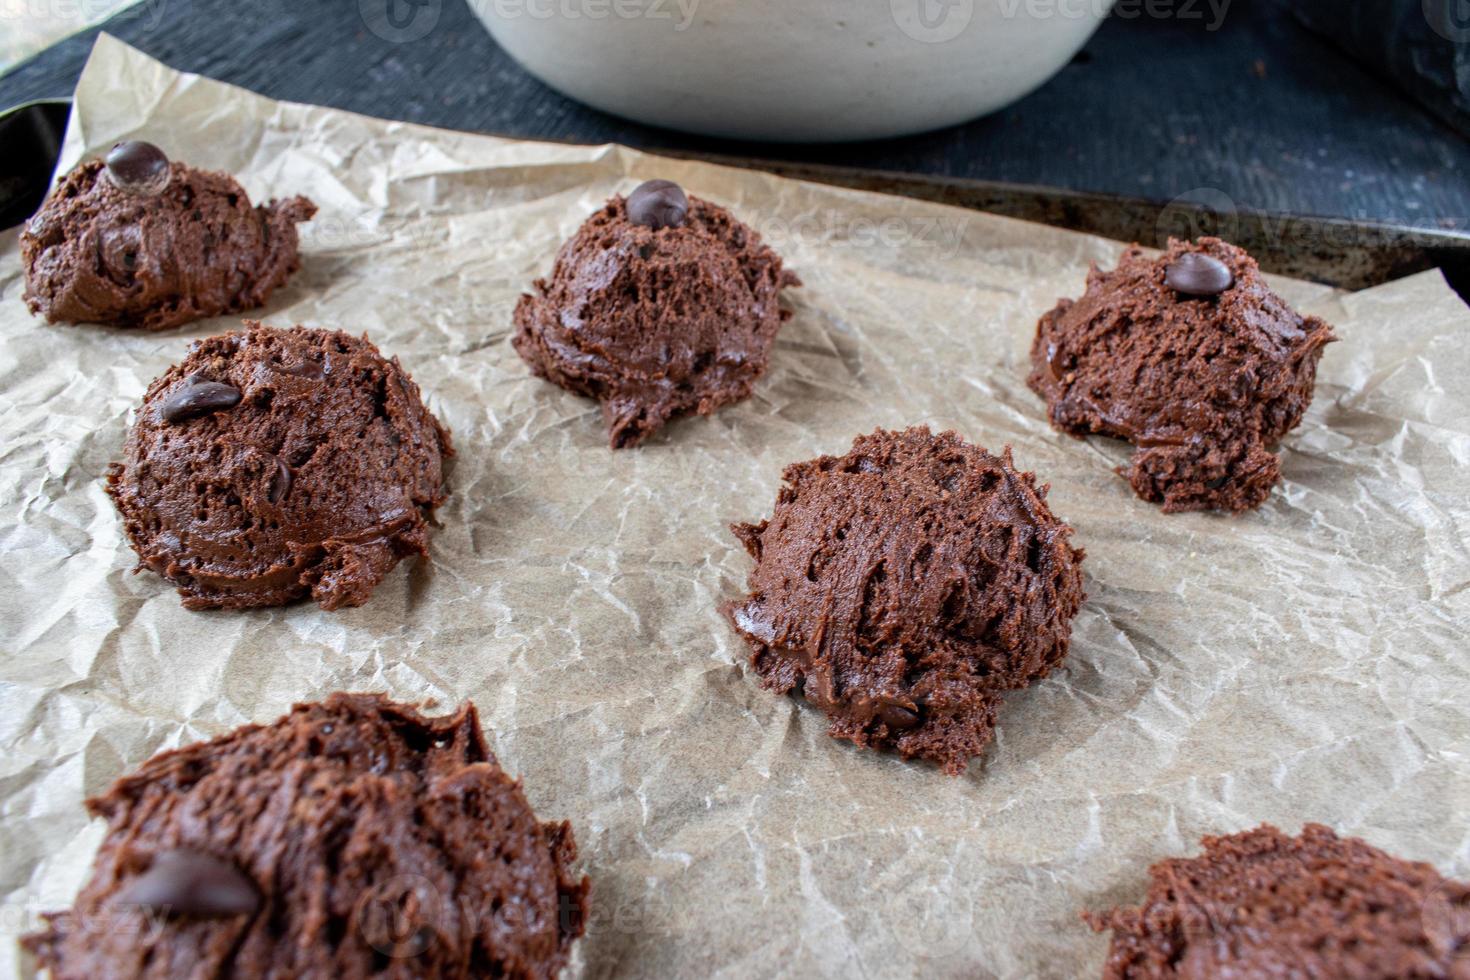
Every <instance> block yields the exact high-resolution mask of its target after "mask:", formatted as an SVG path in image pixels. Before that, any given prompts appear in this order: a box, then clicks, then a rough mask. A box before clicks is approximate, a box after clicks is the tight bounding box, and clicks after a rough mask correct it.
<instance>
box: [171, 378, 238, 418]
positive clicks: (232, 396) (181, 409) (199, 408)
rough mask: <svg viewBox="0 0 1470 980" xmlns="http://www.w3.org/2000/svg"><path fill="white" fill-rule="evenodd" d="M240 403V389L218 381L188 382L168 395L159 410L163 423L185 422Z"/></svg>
mask: <svg viewBox="0 0 1470 980" xmlns="http://www.w3.org/2000/svg"><path fill="white" fill-rule="evenodd" d="M239 403H240V389H239V388H235V387H233V386H231V385H227V384H221V383H220V382H218V381H193V380H190V381H188V382H186V383H185V384H184V386H183V387H182V388H180V389H179V390H178V391H176V392H174V393H173V394H172V395H169V397H168V400H167V401H165V402H164V403H163V408H161V409H159V414H160V415H162V416H163V420H164V421H165V422H171V423H177V422H186V421H188V420H189V419H192V418H198V417H199V416H201V415H208V414H210V413H211V412H218V411H220V410H221V409H225V408H234V407H235V406H236V405H238V404H239Z"/></svg>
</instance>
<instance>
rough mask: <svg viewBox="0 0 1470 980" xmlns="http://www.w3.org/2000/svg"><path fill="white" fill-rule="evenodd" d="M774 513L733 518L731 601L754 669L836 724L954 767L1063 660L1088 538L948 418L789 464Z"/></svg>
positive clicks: (1005, 460)
mask: <svg viewBox="0 0 1470 980" xmlns="http://www.w3.org/2000/svg"><path fill="white" fill-rule="evenodd" d="M783 479H784V480H785V486H783V487H782V488H781V491H780V493H779V494H778V496H777V497H776V508H775V513H774V514H773V515H772V516H771V518H770V519H769V520H765V521H762V522H761V523H759V524H738V525H735V526H734V527H733V528H732V530H733V531H734V532H735V535H736V536H737V537H738V538H739V539H740V540H741V542H742V543H743V544H744V545H745V548H746V550H747V551H749V552H750V554H751V556H752V557H753V558H754V559H755V561H756V565H755V568H754V570H753V571H752V572H751V573H750V580H749V588H750V594H749V595H747V596H746V597H745V598H743V599H741V600H739V601H736V602H733V603H731V604H729V605H727V606H726V607H725V610H724V611H725V614H726V615H727V616H728V617H729V619H730V621H731V623H733V624H734V626H735V629H736V630H737V631H739V633H740V634H741V635H742V636H743V637H745V639H746V641H747V642H748V643H749V644H750V647H751V650H752V654H751V658H750V662H751V665H752V666H753V667H754V668H755V670H756V673H758V674H759V675H760V678H761V683H762V684H763V685H765V686H766V687H768V688H770V689H772V690H774V691H776V692H778V693H785V692H788V691H792V690H796V691H799V692H800V693H802V694H803V695H804V696H805V697H806V700H807V701H808V702H810V703H811V704H813V705H815V706H816V707H818V708H820V709H822V710H823V711H824V712H826V713H827V715H828V717H829V718H830V719H831V725H830V728H829V732H830V734H831V735H833V736H834V737H837V738H844V739H848V740H850V741H852V742H855V743H856V744H858V745H862V746H868V747H872V748H895V749H897V750H898V751H899V753H901V754H902V755H903V756H905V757H906V758H907V757H918V758H923V759H931V760H934V761H935V762H938V763H940V764H941V765H943V766H944V769H945V771H946V772H948V773H950V774H951V775H957V774H959V773H960V772H962V771H963V770H964V768H965V766H966V764H967V763H968V761H969V760H970V759H971V758H972V757H974V756H977V755H979V754H981V753H982V752H983V751H984V749H985V746H986V744H987V743H988V742H989V741H990V739H991V737H992V735H993V733H994V729H995V714H996V709H997V708H998V707H999V706H1000V703H1001V699H1002V697H1003V696H1004V695H1005V692H1007V691H1011V690H1015V689H1016V688H1021V687H1025V686H1027V685H1028V684H1031V683H1032V682H1034V681H1036V680H1038V679H1040V678H1042V677H1045V676H1046V675H1047V673H1049V672H1050V671H1051V670H1052V668H1054V667H1056V666H1057V665H1058V664H1059V663H1061V661H1062V659H1063V658H1064V657H1065V656H1066V654H1067V646H1068V644H1069V642H1070V640H1071V634H1072V627H1071V620H1072V617H1073V615H1075V614H1076V612H1077V609H1078V607H1079V606H1080V605H1081V603H1082V599H1083V592H1082V572H1081V568H1080V563H1081V561H1082V552H1081V551H1078V550H1076V549H1075V548H1073V547H1072V546H1071V545H1070V544H1069V543H1068V538H1069V537H1070V535H1071V534H1072V529H1071V528H1070V527H1068V526H1067V525H1066V524H1064V523H1062V522H1061V521H1060V520H1058V519H1057V518H1056V517H1054V516H1052V512H1051V510H1050V509H1049V508H1048V507H1047V505H1046V499H1045V498H1046V491H1047V488H1046V487H1045V486H1037V484H1036V478H1035V476H1034V475H1033V474H1031V473H1021V472H1017V470H1016V469H1015V466H1014V465H1013V463H1012V461H1011V452H1010V449H1009V448H1007V449H1006V450H1005V452H1004V453H1002V454H1001V455H1000V456H993V455H991V454H990V453H988V452H986V451H985V450H984V449H981V448H979V447H976V446H972V445H970V444H968V443H966V442H964V441H963V440H961V439H960V437H959V436H957V435H955V434H954V433H953V432H945V433H942V434H940V435H937V436H936V435H933V434H931V433H930V432H929V430H928V429H926V428H914V429H908V430H906V431H904V432H887V431H883V430H879V431H877V432H875V433H873V434H872V435H869V436H862V437H860V438H858V439H857V440H856V441H855V442H854V443H853V446H852V451H851V452H849V453H848V454H847V455H846V456H822V457H820V458H818V459H814V460H809V461H807V462H804V463H796V464H794V465H792V466H788V467H787V468H786V472H785V473H784V474H783Z"/></svg>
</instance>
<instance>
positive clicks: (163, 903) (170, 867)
mask: <svg viewBox="0 0 1470 980" xmlns="http://www.w3.org/2000/svg"><path fill="white" fill-rule="evenodd" d="M117 901H118V903H119V904H120V905H141V906H144V907H145V908H150V909H156V910H158V911H160V912H166V913H171V914H174V915H193V916H199V917H201V918H219V917H223V916H229V915H244V914H246V913H249V912H254V911H255V909H256V907H257V906H258V905H259V904H260V893H259V892H257V891H256V889H255V883H254V882H252V881H251V880H250V879H249V878H247V877H245V875H244V874H242V873H241V872H240V871H239V869H237V868H236V867H235V866H234V865H232V864H229V863H227V862H225V861H221V860H220V859H219V858H217V857H215V856H213V855H211V854H205V853H204V852H203V851H196V850H193V849H192V848H187V847H180V848H175V849H173V850H171V851H163V852H161V853H160V854H158V855H157V856H156V857H154V859H153V865H152V866H151V867H150V868H149V869H148V870H147V871H145V872H143V874H141V875H139V876H138V877H137V878H134V879H133V880H132V882H130V883H129V884H128V885H127V886H126V887H124V888H123V890H122V891H121V892H119V893H118V896H117Z"/></svg>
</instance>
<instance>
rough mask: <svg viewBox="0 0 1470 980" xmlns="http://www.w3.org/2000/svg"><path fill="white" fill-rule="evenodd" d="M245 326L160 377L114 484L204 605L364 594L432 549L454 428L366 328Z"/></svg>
mask: <svg viewBox="0 0 1470 980" xmlns="http://www.w3.org/2000/svg"><path fill="white" fill-rule="evenodd" d="M247 326H248V329H247V330H245V331H243V332H238V333H229V334H223V335H221V336H218V337H210V338H209V339H207V340H201V341H197V342H196V343H194V344H193V346H191V347H190V349H189V356H188V357H186V358H185V359H184V361H183V363H182V364H178V365H175V366H174V367H172V368H169V370H168V371H167V372H165V373H164V375H163V376H162V377H161V378H159V379H158V380H156V381H154V382H153V384H152V385H150V386H149V388H148V393H147V394H146V395H145V396H144V398H143V405H142V407H141V408H140V409H139V410H138V415H137V419H136V421H135V422H134V424H133V429H132V431H131V432H130V433H129V435H128V440H127V445H126V446H125V448H124V451H123V460H122V462H120V463H116V464H114V465H113V467H112V471H111V472H110V473H109V475H108V492H109V493H111V494H112V498H113V500H114V501H115V502H116V504H117V508H118V510H119V511H120V512H121V513H122V517H123V522H124V525H125V527H126V528H127V533H128V538H129V539H130V540H131V542H132V545H133V548H134V550H135V551H137V552H138V555H139V557H140V558H141V559H142V562H141V565H140V568H141V567H145V566H146V567H148V568H151V569H153V570H154V571H155V572H157V573H158V574H160V575H162V576H164V577H165V578H167V579H169V580H171V581H172V582H173V583H174V584H175V585H177V586H178V587H179V593H180V595H182V596H183V598H184V605H185V606H186V607H188V608H190V609H210V608H231V609H242V608H246V607H251V606H276V605H281V604H283V603H287V602H291V601H292V600H295V599H299V598H302V597H304V596H307V595H310V596H311V597H312V598H313V599H315V600H316V601H317V602H318V603H320V604H321V606H322V608H324V609H336V608H338V607H339V606H356V605H361V604H362V603H364V602H366V601H367V598H368V596H369V595H370V594H371V593H372V591H373V587H374V586H376V585H377V584H378V582H379V581H381V580H382V578H383V576H385V575H387V574H388V572H389V571H390V570H392V568H393V566H395V565H397V564H398V561H399V559H400V558H404V557H406V556H409V555H426V554H428V547H429V521H430V519H431V518H432V517H433V513H434V508H436V507H438V506H439V505H440V504H441V503H443V502H444V500H445V498H446V496H447V495H448V491H447V490H446V488H445V482H444V470H443V467H444V459H445V457H447V456H450V455H452V453H453V450H452V449H451V448H450V442H449V432H448V431H447V430H446V429H445V428H444V427H443V426H442V425H440V424H439V421H438V420H437V419H435V418H434V416H433V415H431V414H430V413H429V410H428V409H426V408H425V407H424V403H423V401H422V400H421V399H420V398H419V389H418V386H417V385H415V384H414V383H413V381H412V379H410V378H409V376H408V374H407V373H406V372H405V371H404V370H403V367H402V366H401V365H400V364H399V363H398V359H397V358H394V359H393V360H388V359H386V358H384V357H383V355H382V354H380V353H378V349H377V348H376V347H374V346H373V345H372V344H371V343H370V342H369V341H368V340H367V339H366V338H356V337H350V336H348V335H347V334H345V333H341V332H338V331H327V330H308V329H306V328H304V327H296V328H294V329H291V330H278V329H274V328H271V327H263V326H261V325H260V324H258V323H249V322H247Z"/></svg>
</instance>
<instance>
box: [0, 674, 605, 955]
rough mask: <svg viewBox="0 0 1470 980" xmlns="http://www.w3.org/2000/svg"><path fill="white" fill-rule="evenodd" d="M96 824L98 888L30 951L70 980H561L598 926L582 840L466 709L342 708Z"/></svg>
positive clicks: (147, 784) (252, 743)
mask: <svg viewBox="0 0 1470 980" xmlns="http://www.w3.org/2000/svg"><path fill="white" fill-rule="evenodd" d="M87 809H88V810H89V811H90V812H91V813H92V814H93V815H94V816H98V817H102V818H103V819H105V820H106V821H107V824H108V827H107V836H106V837H105V838H104V839H103V841H102V847H101V849H100V850H99V851H98V853H97V857H96V860H95V861H94V862H93V865H92V877H91V880H90V881H88V882H87V884H86V885H85V886H84V887H83V888H82V891H81V894H80V895H78V896H77V900H76V904H75V905H74V906H73V907H72V909H71V910H69V911H65V912H59V913H53V914H51V915H48V916H46V926H45V928H44V930H43V931H41V932H39V933H37V934H35V935H31V936H28V937H26V939H25V940H24V944H25V945H26V946H27V947H28V948H29V949H30V950H31V952H33V953H34V954H35V955H36V957H37V958H38V960H39V962H40V966H41V967H42V968H44V969H49V970H50V971H51V972H52V975H53V976H54V977H56V978H57V980H71V978H79V980H93V978H100V977H109V978H142V977H156V978H159V980H165V978H174V977H293V978H300V980H358V978H367V977H374V978H385V980H393V978H404V980H408V978H414V980H417V978H438V977H472V976H473V977H517V978H533V977H535V978H540V977H544V978H550V977H554V976H556V974H557V971H558V970H560V969H561V967H562V966H563V965H565V963H566V962H567V957H568V953H569V951H570V948H571V945H572V942H573V941H574V940H575V939H576V938H577V937H578V936H579V935H581V933H582V930H583V923H584V921H585V918H586V907H587V890H588V884H587V879H586V878H581V879H578V878H576V877H574V875H573V873H572V871H571V869H570V867H569V865H570V863H571V861H572V860H573V859H574V858H575V857H576V853H577V845H576V842H575V840H574V839H573V836H572V828H571V826H570V825H569V824H567V823H559V824H551V823H541V822H539V821H538V820H537V819H536V815H535V814H534V813H532V812H531V807H530V805H529V804H528V803H527V802H526V798H525V796H524V795H523V794H522V792H521V788H520V784H519V783H518V782H517V781H516V780H514V779H512V778H511V777H510V776H508V775H506V774H505V772H503V771H502V770H501V768H500V766H499V765H497V764H496V761H495V757H494V756H493V755H491V754H490V750H489V749H488V748H487V746H486V744H485V738H484V736H483V734H482V733H481V731H480V723H479V719H478V717H477V716H476V714H475V708H474V706H473V705H470V704H466V705H465V706H464V707H462V708H460V710H459V711H458V712H457V713H456V714H454V715H452V716H449V717H444V718H425V717H423V716H422V715H420V714H419V713H418V712H417V711H415V710H414V709H413V708H411V707H408V706H406V705H401V704H395V703H394V702H392V701H389V700H387V699H386V698H383V697H380V696H377V695H369V694H334V695H332V696H331V697H329V698H327V700H326V701H325V702H323V703H320V704H298V705H296V706H295V707H294V708H293V709H292V710H291V712H290V713H289V714H287V715H286V716H285V717H283V718H281V719H280V720H279V721H277V722H275V723H274V724H272V725H265V726H261V725H246V726H245V727H243V728H240V729H237V730H236V731H234V732H233V733H231V734H228V735H225V736H222V737H221V738H217V739H215V740H214V741H212V742H204V743H198V744H194V745H190V746H188V747H186V748H183V749H178V750H176V751H172V752H165V753H163V754H162V755H158V756H155V757H154V758H152V759H150V760H149V761H148V762H146V763H144V764H143V766H142V768H141V769H139V770H138V771H137V772H135V773H133V774H132V775H129V776H126V777H124V778H122V779H120V780H118V781H117V782H116V783H114V784H113V786H112V788H111V789H109V790H108V791H107V792H106V793H105V794H103V795H102V796H100V797H96V798H94V799H91V800H88V801H87Z"/></svg>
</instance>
